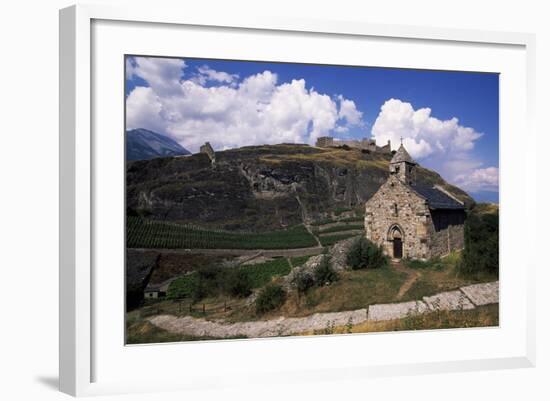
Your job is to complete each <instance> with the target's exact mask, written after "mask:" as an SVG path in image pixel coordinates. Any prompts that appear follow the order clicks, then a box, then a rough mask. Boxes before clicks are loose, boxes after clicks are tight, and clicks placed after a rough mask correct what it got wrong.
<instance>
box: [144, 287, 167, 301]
mask: <svg viewBox="0 0 550 401" xmlns="http://www.w3.org/2000/svg"><path fill="white" fill-rule="evenodd" d="M165 296H166V291H163V289H161V288H160V287H159V286H151V285H148V286H147V287H146V288H145V291H143V297H144V298H145V299H158V298H164V297H165Z"/></svg>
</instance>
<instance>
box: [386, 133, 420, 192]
mask: <svg viewBox="0 0 550 401" xmlns="http://www.w3.org/2000/svg"><path fill="white" fill-rule="evenodd" d="M390 175H396V176H397V178H399V180H400V181H401V182H403V183H405V184H407V185H415V184H416V162H415V161H414V160H413V159H412V157H411V156H410V155H409V153H408V152H407V150H406V149H405V147H404V146H403V138H401V145H400V146H399V149H397V152H395V154H394V155H393V157H392V159H391V161H390Z"/></svg>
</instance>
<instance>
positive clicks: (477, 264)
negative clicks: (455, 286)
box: [458, 213, 499, 274]
mask: <svg viewBox="0 0 550 401" xmlns="http://www.w3.org/2000/svg"><path fill="white" fill-rule="evenodd" d="M498 263H499V262H498V213H496V214H482V215H477V214H473V213H472V214H470V215H469V216H468V218H467V219H466V222H465V224H464V250H463V252H462V258H461V260H460V262H459V265H458V266H459V271H460V272H461V273H462V274H475V273H480V272H489V273H497V272H498Z"/></svg>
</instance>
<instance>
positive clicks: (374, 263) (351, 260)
mask: <svg viewBox="0 0 550 401" xmlns="http://www.w3.org/2000/svg"><path fill="white" fill-rule="evenodd" d="M347 263H348V265H349V266H350V267H351V268H352V269H353V270H359V269H366V268H369V269H376V268H379V267H382V266H384V265H386V263H387V257H386V256H385V255H384V252H383V251H382V248H381V247H378V246H376V245H375V244H373V243H372V242H370V241H369V240H368V239H366V238H365V237H361V238H358V239H357V240H356V241H355V242H354V243H353V244H352V245H351V247H350V249H349V251H348V255H347Z"/></svg>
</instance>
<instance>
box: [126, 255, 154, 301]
mask: <svg viewBox="0 0 550 401" xmlns="http://www.w3.org/2000/svg"><path fill="white" fill-rule="evenodd" d="M158 256H159V255H158V253H155V252H140V251H133V250H127V252H126V289H127V291H138V292H139V291H143V289H144V288H145V286H146V285H147V283H148V282H149V278H150V277H151V272H152V271H153V269H154V267H155V265H156V264H157V261H158Z"/></svg>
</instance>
